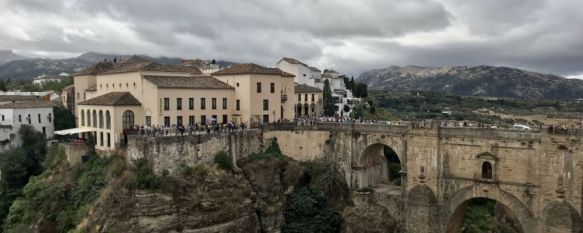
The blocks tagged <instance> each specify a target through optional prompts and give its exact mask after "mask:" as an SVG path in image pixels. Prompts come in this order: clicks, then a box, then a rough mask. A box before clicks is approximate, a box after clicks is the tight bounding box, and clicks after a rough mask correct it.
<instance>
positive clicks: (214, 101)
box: [211, 98, 217, 109]
mask: <svg viewBox="0 0 583 233" xmlns="http://www.w3.org/2000/svg"><path fill="white" fill-rule="evenodd" d="M211 108H212V109H217V98H212V99H211Z"/></svg>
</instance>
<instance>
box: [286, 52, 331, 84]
mask: <svg viewBox="0 0 583 233" xmlns="http://www.w3.org/2000/svg"><path fill="white" fill-rule="evenodd" d="M277 68H279V69H281V70H283V71H285V72H287V73H290V74H292V75H294V77H295V82H296V83H299V84H306V85H309V86H316V83H318V82H319V80H320V76H321V71H320V70H319V69H318V68H316V67H313V66H308V65H307V64H306V63H303V62H301V61H299V60H297V59H295V58H289V57H284V58H282V59H281V60H279V62H277Z"/></svg>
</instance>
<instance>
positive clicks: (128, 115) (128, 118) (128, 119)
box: [121, 110, 134, 129]
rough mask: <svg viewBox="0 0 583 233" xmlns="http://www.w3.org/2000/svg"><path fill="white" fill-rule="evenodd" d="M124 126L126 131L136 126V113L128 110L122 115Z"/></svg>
mask: <svg viewBox="0 0 583 233" xmlns="http://www.w3.org/2000/svg"><path fill="white" fill-rule="evenodd" d="M121 117H122V126H123V128H124V129H129V128H131V127H132V126H133V125H134V112H132V111H130V110H126V111H125V112H123V114H122V116H121Z"/></svg>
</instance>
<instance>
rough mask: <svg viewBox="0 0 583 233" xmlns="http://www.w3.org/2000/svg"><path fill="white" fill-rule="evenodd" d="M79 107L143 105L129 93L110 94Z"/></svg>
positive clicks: (85, 102) (88, 101)
mask: <svg viewBox="0 0 583 233" xmlns="http://www.w3.org/2000/svg"><path fill="white" fill-rule="evenodd" d="M79 105H99V106H139V105H142V104H141V103H140V101H138V100H137V99H136V98H135V97H134V96H133V95H132V94H130V93H129V92H110V93H107V94H105V95H101V96H97V97H95V98H92V99H88V100H85V101H83V102H80V103H79Z"/></svg>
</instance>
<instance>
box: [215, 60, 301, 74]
mask: <svg viewBox="0 0 583 233" xmlns="http://www.w3.org/2000/svg"><path fill="white" fill-rule="evenodd" d="M235 74H267V75H280V76H282V77H295V75H293V74H290V73H286V72H283V71H281V70H280V69H279V68H268V67H265V66H260V65H257V64H253V63H247V64H239V65H234V66H231V67H229V68H226V69H222V70H219V71H217V72H215V73H213V75H215V76H220V75H235Z"/></svg>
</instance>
